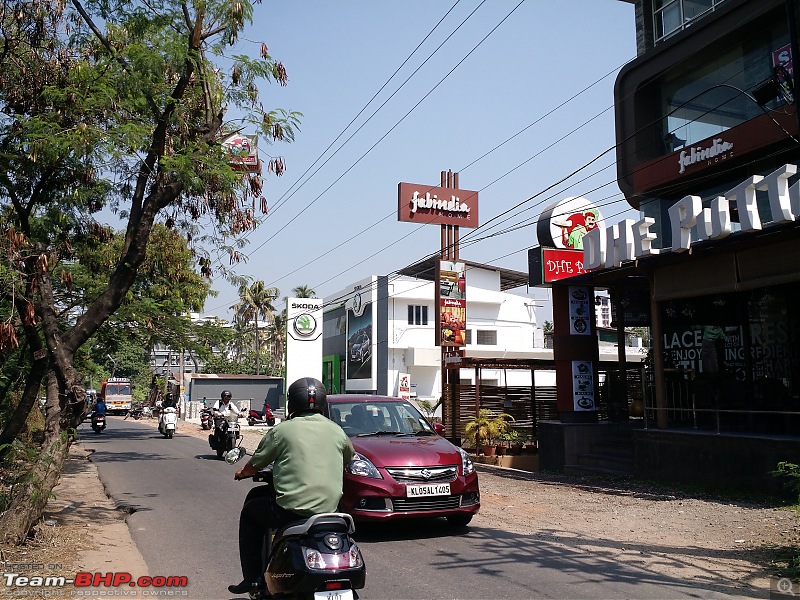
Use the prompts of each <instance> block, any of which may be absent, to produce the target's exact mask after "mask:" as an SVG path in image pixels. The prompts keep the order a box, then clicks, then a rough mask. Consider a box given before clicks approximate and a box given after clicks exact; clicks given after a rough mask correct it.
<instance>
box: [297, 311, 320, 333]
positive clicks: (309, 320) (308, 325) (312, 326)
mask: <svg viewBox="0 0 800 600" xmlns="http://www.w3.org/2000/svg"><path fill="white" fill-rule="evenodd" d="M316 330H317V320H316V319H315V318H314V317H312V316H311V315H309V314H307V313H306V314H302V315H299V316H297V317H295V320H294V331H295V333H297V335H299V336H300V337H310V336H311V335H313V334H314V332H315V331H316Z"/></svg>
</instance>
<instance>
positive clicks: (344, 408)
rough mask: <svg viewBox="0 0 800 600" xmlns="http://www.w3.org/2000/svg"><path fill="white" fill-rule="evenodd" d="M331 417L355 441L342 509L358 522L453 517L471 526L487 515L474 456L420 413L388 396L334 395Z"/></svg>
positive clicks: (449, 518) (329, 413)
mask: <svg viewBox="0 0 800 600" xmlns="http://www.w3.org/2000/svg"><path fill="white" fill-rule="evenodd" d="M328 416H329V417H330V419H331V420H332V421H333V422H334V423H337V424H338V425H340V426H341V427H342V429H344V431H345V433H347V435H348V436H349V437H350V441H351V442H352V443H353V447H354V448H355V451H356V456H355V457H354V458H353V460H352V461H351V462H350V463H349V464H347V465H345V474H344V495H343V497H342V501H341V509H342V510H344V511H345V512H348V513H350V514H351V515H352V516H353V518H354V519H356V520H358V521H382V520H396V519H407V518H419V517H446V518H447V520H448V521H449V522H450V523H452V524H454V525H458V526H464V525H467V524H468V523H469V522H470V520H471V519H472V516H473V515H474V514H475V513H477V512H478V510H479V509H480V493H479V491H478V474H477V473H476V472H475V467H474V465H473V464H472V460H470V458H469V455H468V454H467V453H466V452H464V451H463V450H462V449H461V448H458V447H456V446H454V445H453V444H451V443H450V442H448V441H447V440H446V439H444V438H443V437H441V436H440V435H439V434H438V433H437V432H436V430H435V429H434V427H433V426H432V425H431V424H430V423H429V422H428V420H427V419H426V418H425V417H424V416H422V414H421V413H420V412H419V410H417V409H416V407H415V406H414V405H413V404H412V403H411V402H408V401H406V400H402V399H400V398H391V397H386V396H367V395H360V394H335V395H330V396H328Z"/></svg>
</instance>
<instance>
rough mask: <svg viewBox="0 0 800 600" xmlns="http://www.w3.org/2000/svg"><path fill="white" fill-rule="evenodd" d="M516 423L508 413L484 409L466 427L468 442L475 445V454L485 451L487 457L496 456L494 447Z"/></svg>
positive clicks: (465, 432) (465, 433)
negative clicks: (501, 436)
mask: <svg viewBox="0 0 800 600" xmlns="http://www.w3.org/2000/svg"><path fill="white" fill-rule="evenodd" d="M513 421H514V417H512V416H511V415H508V414H506V413H496V412H494V411H493V410H490V409H488V408H482V409H480V410H479V411H478V414H477V415H476V416H475V417H474V418H473V419H472V420H470V421H469V422H468V423H467V424H466V426H465V427H464V435H465V436H466V438H467V440H468V441H470V442H473V443H474V444H475V453H476V454H477V453H478V452H479V451H481V450H483V453H484V454H485V455H486V456H493V455H494V445H495V444H496V442H497V439H498V437H499V436H500V434H502V433H505V432H506V430H507V429H508V428H509V427H510V426H511V423H512V422H513Z"/></svg>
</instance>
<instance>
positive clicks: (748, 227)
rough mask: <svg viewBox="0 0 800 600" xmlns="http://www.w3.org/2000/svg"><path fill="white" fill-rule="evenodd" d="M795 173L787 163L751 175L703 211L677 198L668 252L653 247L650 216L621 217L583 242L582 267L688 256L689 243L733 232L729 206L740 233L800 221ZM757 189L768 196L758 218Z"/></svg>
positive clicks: (694, 201) (695, 202)
mask: <svg viewBox="0 0 800 600" xmlns="http://www.w3.org/2000/svg"><path fill="white" fill-rule="evenodd" d="M796 173H797V165H792V164H786V165H784V166H782V167H780V168H779V169H777V170H775V171H773V172H772V173H770V174H769V175H766V176H761V175H753V176H751V177H749V178H747V179H746V180H744V181H743V182H741V183H740V184H739V185H737V186H736V187H734V188H733V189H731V190H729V191H728V192H727V193H726V194H725V195H724V196H718V197H717V198H715V199H713V200H712V201H711V203H710V206H709V207H707V208H704V207H703V203H702V200H701V199H700V197H699V196H685V197H684V198H682V199H680V200H678V201H677V202H676V203H675V204H673V205H672V206H671V207H670V208H669V209H668V213H669V220H670V231H671V232H672V246H671V247H670V248H664V249H662V250H659V249H657V248H653V243H654V242H655V241H656V239H657V237H656V234H655V233H654V232H652V231H651V230H650V228H651V227H652V226H653V225H654V224H655V219H654V218H652V217H644V218H642V219H640V220H638V221H634V220H633V219H624V220H622V221H620V222H619V223H617V224H615V225H612V226H610V227H607V228H606V229H605V230H600V229H599V228H595V229H593V230H592V231H589V232H588V233H587V234H586V235H585V236H584V238H583V244H584V247H583V253H584V257H583V263H584V268H585V269H586V270H597V269H608V268H611V267H618V266H620V265H622V264H623V263H625V262H631V261H634V260H638V259H640V258H645V257H647V256H653V255H656V254H659V253H660V252H661V251H664V252H667V251H672V252H686V251H688V250H690V249H691V247H692V244H693V243H696V242H703V241H709V240H718V239H722V238H725V237H727V236H729V235H731V234H732V233H734V232H733V229H732V226H731V206H732V205H733V206H734V207H735V208H736V210H737V212H738V215H739V224H740V226H741V232H746V231H759V230H761V229H762V228H763V226H764V224H766V225H768V226H769V225H779V224H781V223H790V222H793V221H797V220H798V218H800V181H799V182H797V183H795V184H794V185H792V186H789V178H790V177H791V176H792V175H795V174H796ZM757 190H763V191H766V192H767V197H768V199H769V203H768V205H769V211H768V214H765V215H761V214H760V212H759V209H758V204H757V202H756V191H757ZM762 216H763V217H764V218H763V219H762ZM693 231H694V235H693V234H692V232H693Z"/></svg>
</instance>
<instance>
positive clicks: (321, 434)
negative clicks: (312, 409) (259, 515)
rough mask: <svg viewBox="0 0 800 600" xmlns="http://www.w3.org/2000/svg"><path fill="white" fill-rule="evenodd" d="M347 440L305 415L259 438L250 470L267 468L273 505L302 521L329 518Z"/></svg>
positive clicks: (348, 453) (349, 453)
mask: <svg viewBox="0 0 800 600" xmlns="http://www.w3.org/2000/svg"><path fill="white" fill-rule="evenodd" d="M353 454H354V451H353V445H352V444H351V443H350V438H348V437H347V434H345V432H344V431H343V430H342V428H341V427H339V426H338V425H336V423H334V422H333V421H331V420H329V419H327V418H326V417H324V416H322V415H321V414H319V413H309V414H306V415H301V416H297V417H294V418H293V419H289V420H288V421H283V422H281V423H279V424H278V425H276V426H275V427H273V428H272V429H270V430H269V431H268V432H267V433H265V434H264V437H263V438H261V442H260V443H259V444H258V448H257V449H256V451H255V453H254V454H253V458H252V459H250V464H252V465H253V466H254V467H256V468H259V469H261V468H263V467H266V466H267V465H269V464H270V463H272V462H274V463H275V464H274V465H273V467H272V474H273V480H274V482H275V493H276V497H277V500H278V504H279V505H280V506H281V507H282V508H285V509H286V510H290V511H292V512H296V513H298V514H300V515H302V516H311V515H315V514H319V513H324V512H335V511H336V509H337V507H338V506H339V500H340V499H341V497H342V479H343V473H344V466H345V465H346V464H347V463H348V462H350V460H351V459H352V458H353Z"/></svg>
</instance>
